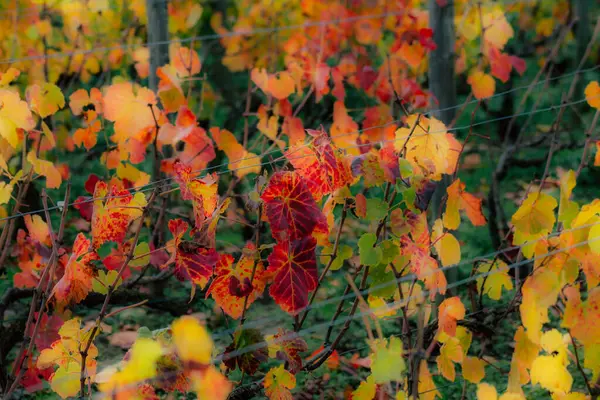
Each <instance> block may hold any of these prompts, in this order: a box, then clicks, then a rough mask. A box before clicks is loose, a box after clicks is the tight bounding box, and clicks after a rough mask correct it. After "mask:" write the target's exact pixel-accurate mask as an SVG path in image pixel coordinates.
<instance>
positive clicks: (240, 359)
mask: <svg viewBox="0 0 600 400" xmlns="http://www.w3.org/2000/svg"><path fill="white" fill-rule="evenodd" d="M261 343H264V338H263V335H262V333H260V331H259V330H258V329H242V330H238V331H237V332H236V333H235V334H234V337H233V342H232V343H231V344H230V345H229V346H227V348H226V349H225V358H224V359H223V363H224V364H225V365H226V366H227V367H228V368H230V369H235V368H236V367H238V368H239V369H240V370H241V371H243V372H245V373H247V374H249V375H254V374H255V373H256V371H257V370H258V367H260V364H261V363H263V362H265V361H267V359H268V358H269V357H268V350H267V348H266V347H265V346H258V347H256V345H257V344H261Z"/></svg>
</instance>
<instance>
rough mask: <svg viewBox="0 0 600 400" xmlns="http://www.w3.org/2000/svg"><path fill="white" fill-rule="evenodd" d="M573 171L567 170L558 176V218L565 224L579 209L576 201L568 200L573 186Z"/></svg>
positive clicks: (569, 222) (568, 224)
mask: <svg viewBox="0 0 600 400" xmlns="http://www.w3.org/2000/svg"><path fill="white" fill-rule="evenodd" d="M575 184H576V182H575V171H573V170H569V172H567V173H566V174H563V176H561V177H560V204H559V206H558V220H559V221H560V222H563V223H565V225H566V226H570V225H571V221H572V220H573V218H575V215H576V214H577V212H578V211H579V207H578V206H577V203H575V202H574V201H571V200H570V197H571V193H573V188H575Z"/></svg>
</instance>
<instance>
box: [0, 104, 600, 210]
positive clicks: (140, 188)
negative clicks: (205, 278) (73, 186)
mask: <svg viewBox="0 0 600 400" xmlns="http://www.w3.org/2000/svg"><path fill="white" fill-rule="evenodd" d="M595 97H600V95H594V96H591V97H588V98H583V99H580V100H575V101H572V102H568V103H562V104H559V105H554V106H551V107H547V108H541V109H535V110H532V111H527V112H522V113H519V114H512V115H506V116H502V117H497V118H492V119H489V120H486V121H481V122H477V123H473V124H468V125H463V126H458V127H452V128H447V129H444V130H441V129H440V130H437V131H429V132H425V133H422V134H419V133H413V135H411V136H410V138H416V137H421V136H427V135H432V134H436V133H444V132H453V131H458V130H462V129H471V128H473V127H476V126H481V125H486V124H489V123H493V122H498V121H503V120H507V119H511V118H518V117H523V116H527V115H533V114H539V113H543V112H549V111H556V110H559V109H561V108H563V107H569V106H572V105H575V104H581V103H584V102H586V101H589V99H591V98H595ZM401 121H402V120H395V121H392V122H388V123H386V124H382V125H378V126H373V127H369V128H365V129H359V130H357V131H353V132H348V133H345V134H341V135H335V136H332V137H331V139H336V138H339V137H343V136H349V135H355V134H358V133H362V132H366V131H368V130H372V129H378V128H383V127H386V126H390V125H392V124H395V123H397V122H401ZM407 138H408V136H405V137H400V138H395V139H388V140H381V141H378V142H376V143H365V144H357V145H352V146H346V147H341V149H342V150H349V149H355V148H361V147H368V146H371V145H376V144H383V143H394V142H396V141H399V140H406V139H407ZM309 145H310V144H309V143H307V144H303V145H301V146H297V147H295V148H294V150H299V149H301V148H304V147H308V146H309ZM287 150H290V148H289V147H288V148H287ZM281 151H282V150H281V149H277V150H273V151H270V152H265V153H264V154H263V155H260V156H256V157H246V158H242V159H239V160H235V161H229V162H227V163H222V164H219V165H215V166H211V167H207V168H205V169H203V170H200V171H193V172H192V174H196V176H199V175H200V174H201V173H208V172H211V171H213V170H215V169H217V168H220V167H223V166H227V165H229V164H236V163H240V162H243V161H248V160H251V159H254V158H262V157H264V156H266V155H268V154H275V153H279V152H281ZM309 156H310V155H305V156H299V157H289V154H288V155H287V157H286V158H287V160H288V161H292V160H299V159H303V158H306V157H309ZM276 161H277V160H276ZM272 164H273V161H267V162H261V163H258V164H253V165H245V166H243V167H239V168H234V169H227V170H225V171H217V172H215V174H216V175H218V176H220V175H224V174H228V173H232V172H236V171H241V170H244V169H249V168H256V167H262V166H265V165H272ZM174 179H175V177H168V178H164V179H159V180H156V181H154V182H150V183H148V184H145V185H141V186H138V187H133V188H130V189H129V191H130V192H132V191H138V192H146V191H150V190H153V188H154V186H155V185H158V184H160V183H163V182H169V181H173V180H174ZM174 189H175V190H176V189H177V187H175V188H169V189H168V190H165V191H163V192H160V193H159V194H162V193H164V192H166V191H171V190H174ZM129 195H130V194H127V195H118V196H103V197H92V198H89V199H86V200H81V201H75V202H72V203H69V204H65V205H60V206H58V205H57V206H53V207H49V208H48V211H54V210H58V209H62V207H70V206H75V205H82V204H87V203H91V202H94V201H96V200H108V199H116V198H123V197H126V196H129ZM41 212H44V210H43V209H39V210H32V211H27V212H23V213H17V214H13V215H10V216H8V217H4V218H0V222H2V221H7V220H10V219H13V218H18V217H22V216H25V215H32V214H39V213H41Z"/></svg>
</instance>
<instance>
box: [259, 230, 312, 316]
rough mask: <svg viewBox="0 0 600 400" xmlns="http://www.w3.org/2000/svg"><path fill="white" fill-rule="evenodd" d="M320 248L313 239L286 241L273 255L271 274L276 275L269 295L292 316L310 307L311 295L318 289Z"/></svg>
mask: <svg viewBox="0 0 600 400" xmlns="http://www.w3.org/2000/svg"><path fill="white" fill-rule="evenodd" d="M316 244H317V242H316V240H315V239H314V238H313V237H311V236H307V237H304V238H302V239H298V240H293V241H283V242H279V243H277V245H275V247H274V249H273V252H272V253H271V254H270V255H269V268H268V271H272V272H273V273H274V274H275V276H274V279H273V284H272V285H271V287H270V289H269V294H270V295H271V297H273V299H275V302H276V303H277V304H279V306H280V307H281V309H282V310H284V311H286V312H288V313H289V314H291V315H296V314H297V313H298V312H299V311H300V310H302V309H303V308H304V307H306V306H307V305H308V293H309V292H311V291H313V290H315V289H316V287H317V281H318V276H317V261H316V258H315V247H316Z"/></svg>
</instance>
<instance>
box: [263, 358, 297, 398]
mask: <svg viewBox="0 0 600 400" xmlns="http://www.w3.org/2000/svg"><path fill="white" fill-rule="evenodd" d="M264 386H265V394H266V395H267V397H268V398H269V399H271V400H292V393H291V392H290V389H293V388H295V387H296V377H295V376H294V375H292V374H291V373H290V372H289V371H287V370H285V368H284V367H283V365H280V366H278V367H273V368H271V369H270V370H269V372H267V375H266V376H265V381H264Z"/></svg>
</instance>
